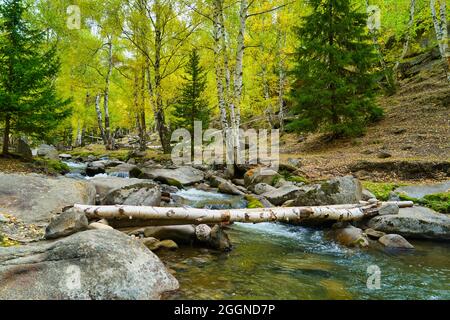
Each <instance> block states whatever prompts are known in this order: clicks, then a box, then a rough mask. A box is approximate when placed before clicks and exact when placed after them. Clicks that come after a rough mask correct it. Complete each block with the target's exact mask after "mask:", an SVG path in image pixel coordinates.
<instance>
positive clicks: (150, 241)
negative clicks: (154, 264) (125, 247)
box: [139, 237, 159, 251]
mask: <svg viewBox="0 0 450 320" xmlns="http://www.w3.org/2000/svg"><path fill="white" fill-rule="evenodd" d="M139 241H141V242H142V244H143V245H144V246H146V247H147V248H149V249H150V250H152V251H153V250H155V248H156V244H157V243H158V242H159V240H158V239H156V238H153V237H149V238H142V239H139Z"/></svg>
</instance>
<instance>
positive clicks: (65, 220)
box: [45, 209, 89, 239]
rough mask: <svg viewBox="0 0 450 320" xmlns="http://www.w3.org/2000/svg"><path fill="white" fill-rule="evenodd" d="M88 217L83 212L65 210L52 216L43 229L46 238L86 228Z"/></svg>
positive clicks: (67, 234)
mask: <svg viewBox="0 0 450 320" xmlns="http://www.w3.org/2000/svg"><path fill="white" fill-rule="evenodd" d="M88 225H89V223H88V219H87V218H86V215H85V214H84V213H81V212H79V211H75V210H71V209H70V210H67V211H65V212H63V213H61V214H59V215H57V216H54V217H53V218H52V220H51V221H50V224H49V225H48V226H47V228H46V229H45V238H46V239H57V238H62V237H67V236H70V235H71V234H74V233H77V232H80V231H84V230H87V229H88Z"/></svg>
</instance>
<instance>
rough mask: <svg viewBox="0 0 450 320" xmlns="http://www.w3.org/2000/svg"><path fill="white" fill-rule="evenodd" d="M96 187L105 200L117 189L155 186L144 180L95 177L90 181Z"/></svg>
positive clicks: (151, 182)
mask: <svg viewBox="0 0 450 320" xmlns="http://www.w3.org/2000/svg"><path fill="white" fill-rule="evenodd" d="M89 181H90V182H92V183H93V184H94V186H95V190H96V192H97V194H98V196H99V198H100V199H101V200H103V199H104V198H105V197H106V195H107V194H108V193H110V192H111V191H113V190H115V189H121V188H125V187H128V186H132V185H135V184H140V183H144V184H149V185H154V184H155V182H154V181H152V180H142V179H122V178H118V177H95V178H92V179H90V180H89Z"/></svg>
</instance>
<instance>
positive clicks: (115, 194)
mask: <svg viewBox="0 0 450 320" xmlns="http://www.w3.org/2000/svg"><path fill="white" fill-rule="evenodd" d="M102 204H104V205H127V206H148V207H159V206H160V204H161V189H160V187H159V186H158V185H157V184H155V183H135V184H131V185H128V186H125V187H122V188H120V189H119V188H117V189H114V190H112V191H110V192H109V193H108V194H107V195H106V196H105V198H104V199H103V200H102Z"/></svg>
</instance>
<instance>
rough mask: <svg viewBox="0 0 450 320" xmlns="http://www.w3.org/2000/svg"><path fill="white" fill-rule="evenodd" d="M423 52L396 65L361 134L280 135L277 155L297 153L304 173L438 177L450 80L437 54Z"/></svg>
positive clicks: (443, 162) (442, 168)
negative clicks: (376, 116) (379, 110)
mask: <svg viewBox="0 0 450 320" xmlns="http://www.w3.org/2000/svg"><path fill="white" fill-rule="evenodd" d="M435 58H436V56H435V55H433V53H425V54H422V55H419V56H416V57H414V58H411V59H410V61H408V62H407V63H405V64H403V65H402V66H401V70H402V79H401V80H400V81H399V84H398V85H399V88H398V90H397V92H396V93H395V94H394V95H392V96H388V97H381V98H380V99H379V104H380V105H381V106H382V107H383V108H384V110H385V117H384V119H383V120H382V121H380V122H379V123H376V124H374V125H372V126H371V127H369V128H368V130H367V133H366V135H365V136H364V137H361V138H356V139H348V140H339V141H332V142H327V141H326V140H325V139H324V138H323V137H322V136H321V135H318V134H317V135H311V136H309V137H298V136H296V135H286V136H284V137H283V139H282V140H283V146H282V152H283V156H282V158H283V159H284V160H287V159H289V158H301V159H302V160H303V167H302V169H303V171H304V173H305V175H306V176H308V177H309V178H313V179H314V178H317V179H321V178H327V177H330V176H333V175H337V174H347V173H354V174H357V175H358V176H359V177H361V178H363V179H379V180H411V179H412V180H423V179H432V180H441V179H446V178H448V176H449V175H450V162H449V159H450V117H449V114H450V113H449V112H450V86H449V84H448V82H447V81H446V78H445V75H444V73H443V72H442V70H443V68H442V65H441V63H440V60H437V59H435Z"/></svg>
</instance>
